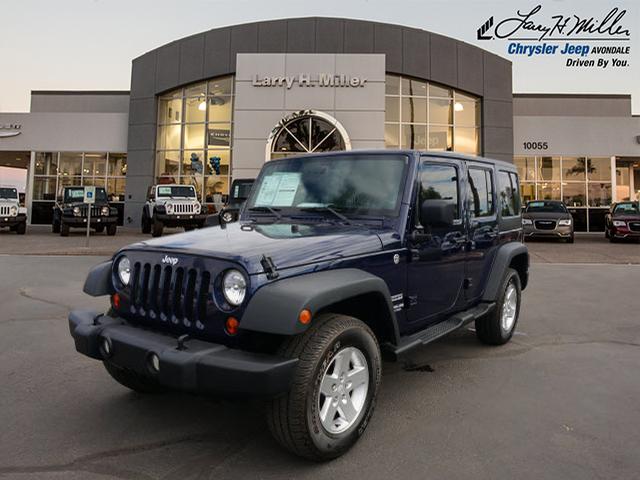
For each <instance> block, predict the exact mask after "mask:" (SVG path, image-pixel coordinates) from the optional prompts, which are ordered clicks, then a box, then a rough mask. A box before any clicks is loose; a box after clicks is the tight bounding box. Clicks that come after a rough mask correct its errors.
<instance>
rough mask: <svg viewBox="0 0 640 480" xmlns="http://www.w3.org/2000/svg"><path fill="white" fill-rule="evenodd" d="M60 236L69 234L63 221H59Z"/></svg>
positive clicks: (67, 226) (67, 227)
mask: <svg viewBox="0 0 640 480" xmlns="http://www.w3.org/2000/svg"><path fill="white" fill-rule="evenodd" d="M60 236H61V237H68V236H69V225H68V224H66V223H64V222H60Z"/></svg>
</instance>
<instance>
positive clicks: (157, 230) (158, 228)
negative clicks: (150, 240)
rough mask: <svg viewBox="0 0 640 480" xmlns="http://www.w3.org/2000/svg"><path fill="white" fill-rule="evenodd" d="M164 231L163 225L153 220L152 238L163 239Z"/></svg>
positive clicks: (155, 219)
mask: <svg viewBox="0 0 640 480" xmlns="http://www.w3.org/2000/svg"><path fill="white" fill-rule="evenodd" d="M163 230H164V225H163V223H162V222H161V221H160V220H158V219H157V218H155V217H154V218H153V220H152V223H151V236H152V237H161V236H162V231H163Z"/></svg>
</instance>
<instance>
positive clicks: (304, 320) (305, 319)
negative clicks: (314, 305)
mask: <svg viewBox="0 0 640 480" xmlns="http://www.w3.org/2000/svg"><path fill="white" fill-rule="evenodd" d="M298 321H299V322H300V323H301V324H303V325H309V323H311V312H310V311H309V310H307V309H306V308H305V309H304V310H301V311H300V315H298Z"/></svg>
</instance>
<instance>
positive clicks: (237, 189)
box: [231, 181, 253, 200]
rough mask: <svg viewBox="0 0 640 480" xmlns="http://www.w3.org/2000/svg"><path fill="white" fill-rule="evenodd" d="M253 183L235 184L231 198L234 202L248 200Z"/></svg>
mask: <svg viewBox="0 0 640 480" xmlns="http://www.w3.org/2000/svg"><path fill="white" fill-rule="evenodd" d="M252 185H253V182H252V181H251V182H233V187H232V189H231V198H232V199H233V200H246V199H247V198H249V193H251V186H252Z"/></svg>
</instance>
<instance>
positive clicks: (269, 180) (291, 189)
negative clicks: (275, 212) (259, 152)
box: [256, 172, 300, 207]
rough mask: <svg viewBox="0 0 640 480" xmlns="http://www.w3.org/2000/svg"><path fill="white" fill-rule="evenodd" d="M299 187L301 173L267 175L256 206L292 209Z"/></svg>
mask: <svg viewBox="0 0 640 480" xmlns="http://www.w3.org/2000/svg"><path fill="white" fill-rule="evenodd" d="M299 186H300V173H299V172H293V173H292V172H278V173H274V174H272V175H267V176H265V177H264V178H263V179H262V182H261V184H260V191H259V192H258V197H257V198H256V205H257V206H260V205H263V206H271V207H290V206H292V205H293V200H294V199H295V196H296V193H297V192H298V187H299Z"/></svg>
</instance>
